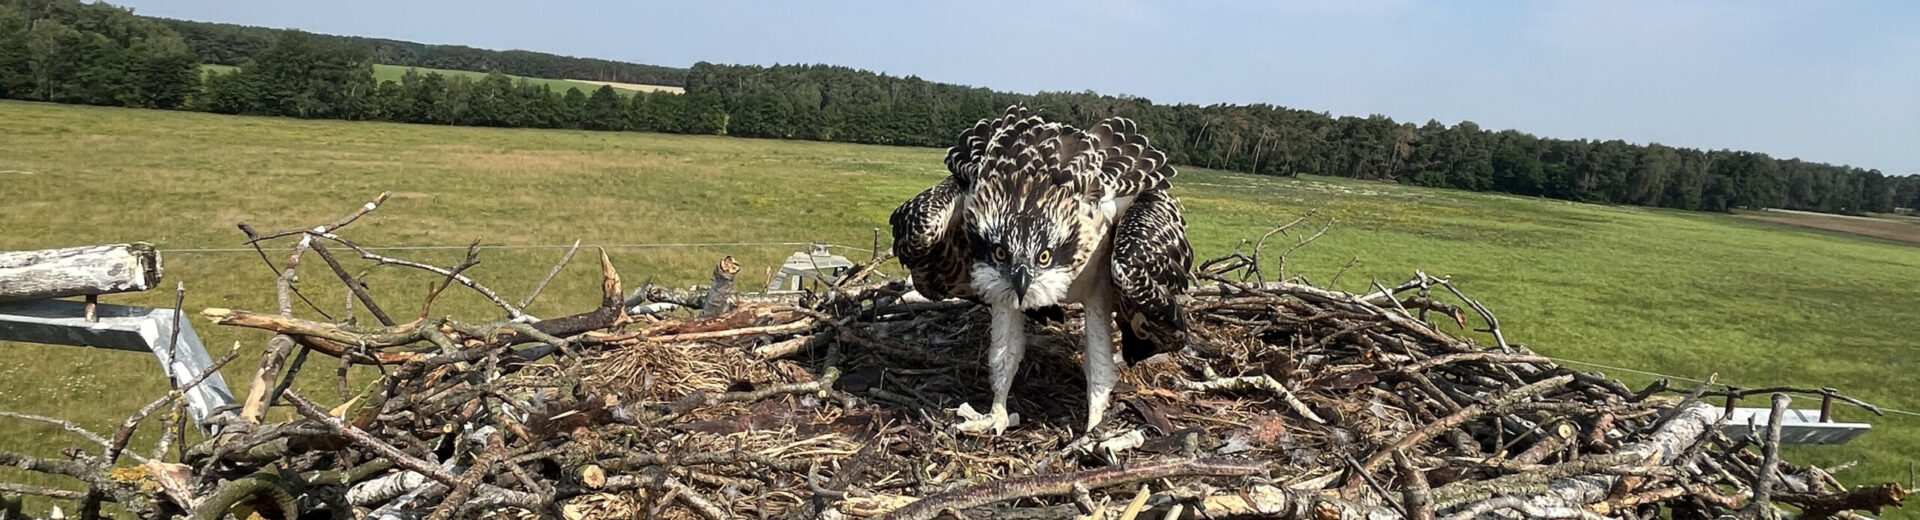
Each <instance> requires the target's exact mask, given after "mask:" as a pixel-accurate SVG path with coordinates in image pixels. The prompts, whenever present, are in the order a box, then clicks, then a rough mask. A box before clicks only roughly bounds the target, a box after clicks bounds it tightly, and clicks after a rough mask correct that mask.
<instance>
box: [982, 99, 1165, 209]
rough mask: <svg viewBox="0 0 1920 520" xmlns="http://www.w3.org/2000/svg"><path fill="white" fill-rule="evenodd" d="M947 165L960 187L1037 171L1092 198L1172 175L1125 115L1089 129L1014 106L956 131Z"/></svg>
mask: <svg viewBox="0 0 1920 520" xmlns="http://www.w3.org/2000/svg"><path fill="white" fill-rule="evenodd" d="M946 164H947V170H948V171H949V172H951V173H952V175H953V177H954V179H955V182H956V184H958V185H959V186H960V188H961V189H962V190H967V191H971V190H972V189H973V188H974V187H975V186H977V185H978V183H979V182H981V180H982V179H987V178H994V177H1001V176H1029V175H1038V176H1045V178H1046V179H1048V180H1050V181H1052V182H1054V183H1057V184H1065V185H1075V186H1076V187H1078V188H1080V189H1083V190H1086V191H1087V192H1088V194H1089V195H1094V196H1096V197H1117V196H1128V195H1138V194H1140V193H1142V192H1146V191H1149V190H1156V189H1166V188H1167V186H1168V185H1170V180H1171V179H1172V178H1173V176H1174V175H1175V174H1176V171H1175V170H1174V168H1173V166H1172V165H1170V164H1168V163H1167V155H1166V153H1165V152H1162V151H1160V150H1158V149H1155V148H1153V146H1152V145H1151V144H1149V143H1148V141H1147V137H1146V136H1145V135H1143V134H1141V133H1140V132H1139V127H1138V125H1136V124H1135V123H1134V122H1133V121H1132V120H1130V119H1127V118H1124V117H1112V118H1108V119H1106V120H1104V121H1101V122H1100V123H1099V124H1098V125H1095V126H1094V128H1093V129H1092V130H1090V131H1088V130H1080V129H1077V128H1074V127H1071V126H1068V125H1066V124H1063V123H1058V122H1048V121H1046V120H1045V119H1043V118H1042V117H1040V116H1039V115H1035V114H1031V113H1030V112H1029V111H1028V110H1027V109H1026V108H1025V107H1022V106H1018V105H1015V106H1011V107H1008V108H1007V110H1006V112H1004V113H1003V114H1002V115H1001V116H1000V117H998V118H992V119H982V120H980V121H979V122H978V123H975V124H974V126H973V128H970V129H968V130H967V131H965V132H961V134H960V138H959V141H958V142H957V143H955V144H954V146H953V147H952V148H949V149H948V150H947V158H946Z"/></svg>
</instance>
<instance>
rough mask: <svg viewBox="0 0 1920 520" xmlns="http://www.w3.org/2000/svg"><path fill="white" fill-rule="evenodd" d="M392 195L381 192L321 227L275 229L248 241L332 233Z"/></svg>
mask: <svg viewBox="0 0 1920 520" xmlns="http://www.w3.org/2000/svg"><path fill="white" fill-rule="evenodd" d="M392 196H393V192H390V191H383V192H380V196H378V197H374V198H373V201H372V202H368V203H366V204H364V205H362V206H360V209H358V210H355V211H354V212H353V213H349V214H347V216H345V217H341V218H340V220H335V221H333V223H331V224H323V225H321V226H319V227H316V228H312V229H289V230H285V231H275V232H272V233H267V234H264V235H257V236H249V237H248V238H247V243H248V244H253V243H258V242H260V241H263V240H273V239H276V238H280V237H290V236H293V235H299V234H303V233H332V232H334V231H337V230H339V229H340V228H343V227H347V224H352V223H353V221H355V220H360V217H362V216H365V215H366V214H368V213H372V212H373V210H374V209H377V208H379V207H380V204H382V203H385V202H386V201H387V198H388V197H392ZM248 235H254V234H253V233H251V232H249V233H248Z"/></svg>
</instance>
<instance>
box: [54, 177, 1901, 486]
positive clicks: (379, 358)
mask: <svg viewBox="0 0 1920 520" xmlns="http://www.w3.org/2000/svg"><path fill="white" fill-rule="evenodd" d="M381 200H384V197H383V198H382V199H381ZM375 202H376V203H375V204H369V205H367V206H366V208H363V209H362V211H360V212H359V213H356V214H355V215H354V216H353V217H350V218H348V219H344V220H343V222H337V223H336V224H337V225H330V226H321V227H320V228H316V229H313V230H295V231H290V232H283V233H279V234H264V235H262V234H254V233H252V231H251V230H250V229H248V230H247V231H248V232H249V234H250V235H251V236H253V237H256V238H261V239H265V238H271V237H276V236H286V237H300V243H299V244H298V245H296V246H294V251H293V255H292V256H291V257H289V261H288V262H287V264H288V265H287V266H286V271H285V272H286V273H288V274H286V275H285V276H283V277H282V280H281V283H278V284H276V287H277V288H278V289H279V290H280V291H281V293H282V298H281V301H282V302H289V301H292V300H293V298H291V296H298V294H295V293H297V286H295V285H294V284H292V283H289V279H290V278H291V277H292V276H291V273H292V272H293V271H294V269H295V267H297V265H298V261H299V258H300V257H301V255H303V254H305V253H306V252H307V249H308V248H309V247H310V246H311V244H312V243H315V242H321V243H333V244H338V245H339V246H344V247H345V248H347V249H349V250H353V251H356V252H360V253H361V255H362V258H364V259H367V260H372V261H375V262H378V263H381V264H386V265H399V266H402V267H409V268H420V269H428V270H433V271H434V272H436V273H439V274H441V275H444V276H445V277H446V283H445V284H444V285H445V286H451V285H454V284H460V285H465V286H467V287H470V288H472V289H473V290H476V291H480V292H482V294H483V295H486V296H488V297H489V299H490V300H492V301H495V302H496V303H497V304H498V305H500V306H501V307H502V310H503V311H505V312H504V314H505V315H506V316H507V317H508V318H509V319H508V320H505V321H499V322H491V323H477V322H462V321H458V320H454V319H449V318H426V317H422V318H420V319H417V320H414V321H411V322H407V323H394V324H391V325H384V326H379V327H373V326H358V327H356V326H348V325H341V324H335V323H327V322H317V321H309V320H304V319H300V318H297V317H294V316H293V315H292V312H290V309H288V308H286V307H288V306H290V305H289V304H283V309H282V312H281V313H278V314H264V313H251V312H247V311H237V310H227V309H209V310H208V311H206V312H205V313H204V314H206V315H207V316H208V317H209V318H210V319H212V320H213V321H214V322H215V323H218V324H223V325H230V326H239V327H249V328H257V329H263V330H266V331H269V332H272V333H274V334H275V340H274V341H273V342H270V343H269V349H268V351H267V352H266V354H265V355H264V356H263V358H262V359H261V363H260V367H261V369H260V370H259V375H258V377H256V378H255V380H254V386H255V387H256V388H255V390H256V391H255V392H253V393H252V394H250V395H249V399H248V400H247V402H246V403H244V404H243V405H242V406H238V407H236V408H235V409H233V410H229V411H228V412H227V413H226V414H224V415H220V416H216V417H214V418H212V419H210V420H209V423H208V426H210V427H213V428H217V430H218V433H217V434H214V435H212V436H210V437H209V438H207V439H206V440H205V441H203V442H200V443H199V444H195V445H192V446H190V447H188V448H187V449H185V450H184V453H183V454H182V455H181V456H179V457H175V458H174V460H176V461H177V462H167V461H166V458H165V457H164V453H163V456H162V457H156V458H155V460H153V461H150V462H148V463H147V466H148V467H151V468H154V471H150V472H147V473H145V474H143V475H140V476H138V478H133V479H131V480H134V481H141V482H121V481H114V480H112V479H96V480H95V481H89V485H90V487H89V490H90V492H89V495H98V496H99V497H100V499H104V500H111V501H118V502H122V503H123V505H126V506H128V510H130V511H133V512H134V513H135V514H136V515H138V516H142V517H153V518H157V517H166V516H172V515H182V514H191V515H193V516H194V517H196V518H219V517H221V516H222V515H225V514H230V513H231V514H235V515H238V516H241V517H245V516H247V515H249V514H256V513H257V514H259V515H261V516H263V517H266V518H294V517H299V518H368V517H382V518H388V517H402V518H411V517H426V518H436V519H437V518H473V517H486V518H551V517H561V518H568V519H571V520H579V519H590V518H708V519H712V518H734V517H753V518H864V517H886V518H932V517H936V516H938V515H942V514H949V513H950V514H955V515H958V516H959V517H961V518H1013V517H1019V518H1100V519H1111V518H1125V519H1131V518H1234V517H1237V518H1376V519H1385V518H1437V517H1445V518H1477V517H1488V518H1517V517H1545V518H1590V517H1595V516H1599V517H1608V518H1649V517H1662V516H1664V517H1671V518H1716V517H1720V516H1722V515H1754V516H1764V515H1775V514H1778V512H1779V511H1780V510H1781V507H1783V506H1784V507H1790V508H1792V509H1796V510H1799V511H1801V512H1803V513H1805V514H1807V515H1810V516H1831V515H1836V514H1846V513H1847V512H1849V511H1853V510H1868V511H1877V510H1879V508H1881V507H1884V506H1888V505H1898V504H1899V503H1900V502H1901V500H1902V499H1903V498H1904V494H1905V491H1904V490H1902V489H1900V488H1899V487H1898V486H1896V485H1891V484H1889V485H1885V486H1878V487H1871V486H1870V487H1861V488H1851V489H1850V488H1847V487H1845V486H1842V485H1840V483H1839V482H1838V481H1837V480H1835V479H1834V478H1833V477H1832V475H1831V474H1830V473H1831V471H1834V470H1836V469H1837V468H1836V469H1827V468H1818V467H1804V466H1796V465H1793V464H1790V463H1786V462H1783V461H1780V460H1779V459H1778V456H1777V447H1778V445H1777V438H1778V437H1777V433H1776V434H1774V435H1773V436H1767V435H1765V434H1762V435H1759V436H1757V437H1752V438H1738V439H1735V438H1727V437H1726V436H1724V435H1722V434H1721V433H1720V431H1719V429H1718V428H1717V424H1716V423H1717V421H1718V420H1719V415H1720V414H1719V407H1717V406H1710V405H1706V404H1702V403H1701V402H1700V399H1701V398H1702V397H1704V396H1705V395H1708V387H1705V386H1702V387H1699V388H1693V389H1669V388H1667V386H1666V385H1665V384H1664V382H1662V383H1657V384H1655V385H1654V386H1652V387H1648V388H1645V389H1639V390H1635V389H1631V388H1628V387H1625V386H1623V385H1622V384H1620V383H1619V382H1617V381H1614V380H1610V379H1607V378H1605V377H1603V376H1602V375H1600V374H1594V373H1580V372H1575V371H1572V370H1569V369H1567V368H1565V367H1562V366H1559V365H1556V364H1554V363H1552V362H1551V361H1549V360H1547V359H1545V358H1543V357H1540V356H1537V355H1535V354H1534V353H1532V352H1531V351H1530V350H1528V349H1527V348H1525V347H1523V346H1520V345H1514V344H1508V343H1507V342H1506V340H1505V335H1504V334H1503V333H1502V332H1501V331H1500V329H1499V325H1498V320H1497V319H1495V318H1494V317H1493V315H1492V314H1491V313H1490V312H1488V311H1487V310H1486V307H1485V306H1483V305H1481V304H1480V303H1479V302H1476V301H1473V300H1471V299H1469V298H1467V297H1466V296H1465V295H1464V294H1462V293H1461V292H1460V291H1458V290H1456V289H1455V288H1454V287H1453V285H1452V284H1451V283H1450V281H1448V280H1447V279H1445V278H1438V277H1432V276H1428V275H1426V274H1424V273H1416V275H1415V276H1414V277H1413V278H1412V279H1410V280H1409V281H1407V282H1406V283H1403V284H1400V285H1397V286H1393V287H1386V286H1380V285H1377V284H1376V285H1375V290H1373V291H1370V292H1368V293H1363V294H1354V293H1346V292H1339V291H1333V290H1328V289H1323V288H1319V287H1316V286H1314V285H1312V284H1309V283H1307V282H1306V281H1305V280H1301V279H1298V278H1295V279H1292V280H1288V281H1265V280H1263V278H1265V276H1264V273H1261V272H1259V269H1258V267H1259V266H1260V265H1262V260H1261V259H1260V250H1261V249H1262V248H1263V246H1264V242H1265V240H1266V239H1265V238H1263V239H1262V241H1261V242H1262V243H1261V244H1260V245H1259V246H1256V247H1255V248H1254V252H1253V253H1251V254H1246V255H1242V254H1238V253H1236V254H1235V255H1232V256H1229V257H1226V258H1222V259H1217V260H1215V261H1211V262H1207V263H1205V264H1203V265H1202V266H1201V268H1200V269H1199V272H1198V275H1199V276H1200V277H1201V278H1203V279H1204V280H1206V283H1203V284H1201V285H1200V286H1199V287H1198V288H1196V289H1194V290H1193V291H1191V293H1190V299H1189V301H1188V302H1187V305H1186V306H1185V307H1186V312H1188V314H1189V319H1190V323H1191V324H1192V332H1191V334H1190V337H1189V338H1188V342H1187V345H1186V347H1185V348H1184V349H1181V350H1180V351H1178V352H1172V353H1168V354H1163V355H1160V356H1156V357H1153V358H1150V359H1148V360H1146V361H1144V362H1142V363H1140V364H1137V365H1135V366H1132V367H1127V368H1124V369H1123V370H1122V376H1121V377H1122V380H1121V384H1120V385H1119V387H1118V388H1117V389H1116V390H1115V392H1114V396H1113V402H1114V405H1113V407H1112V408H1110V409H1109V410H1108V411H1107V413H1106V417H1107V419H1106V421H1105V423H1103V424H1101V425H1100V426H1099V427H1097V428H1095V429H1094V430H1093V431H1090V432H1089V431H1083V428H1082V426H1083V424H1084V422H1085V420H1086V419H1085V414H1086V410H1085V408H1086V401H1085V389H1084V377H1083V375H1082V372H1081V360H1080V356H1081V349H1080V343H1081V339H1080V338H1081V336H1080V334H1081V330H1082V326H1083V325H1082V324H1083V318H1082V317H1081V315H1080V313H1079V312H1078V310H1077V309H1071V308H1070V309H1069V310H1068V313H1067V319H1066V321H1064V322H1052V323H1029V327H1030V328H1029V337H1030V343H1031V344H1030V345H1029V346H1028V351H1027V355H1026V358H1025V362H1024V364H1023V365H1022V367H1021V368H1020V370H1019V373H1018V376H1017V378H1016V381H1015V386H1014V389H1013V392H1012V401H1011V403H1010V410H1011V411H1013V412H1016V413H1018V414H1019V415H1020V416H1021V417H1022V421H1021V423H1020V424H1018V425H1017V426H1015V427H1013V428H1011V429H1010V430H1008V431H1007V432H1006V433H1005V434H1004V435H1001V436H984V437H983V436H973V435H966V434H959V433H956V432H953V431H952V430H950V429H949V428H948V425H950V424H953V423H955V422H957V421H958V420H959V418H958V417H957V416H956V414H955V413H954V412H953V411H952V410H953V409H954V408H955V407H957V406H959V405H960V404H961V403H975V404H983V403H985V402H987V401H988V400H989V398H990V395H989V391H988V384H987V371H986V367H985V364H984V361H985V359H986V353H985V348H986V345H987V338H986V335H987V330H988V317H987V313H986V312H985V310H984V309H983V308H981V307H979V306H976V305H973V304H970V303H966V302H928V301H919V300H913V299H912V297H911V295H909V290H908V286H907V285H906V284H905V283H903V282H901V281H897V280H874V279H873V276H872V274H873V273H874V272H875V269H874V267H875V266H876V265H878V264H879V263H880V262H882V261H884V260H885V258H884V255H876V256H877V257H878V258H876V260H875V262H874V263H873V264H872V265H867V266H864V267H862V268H859V269H855V270H853V272H849V273H845V274H844V275H842V276H840V277H839V279H837V280H834V281H833V282H832V283H828V284H822V285H820V286H819V287H817V288H816V290H814V291H811V292H807V293H803V294H732V293H731V292H729V291H726V290H714V289H712V288H709V289H697V290H691V291H671V290H662V289H655V288H644V289H642V290H639V291H636V292H635V293H634V294H632V295H626V294H624V293H623V292H622V289H621V283H620V277H619V275H618V274H617V273H615V272H614V271H613V269H612V267H611V263H610V262H607V261H606V254H605V253H604V252H602V253H601V255H600V256H601V260H602V263H601V264H602V265H601V268H602V274H603V276H604V277H605V279H606V282H605V284H604V289H605V291H604V292H605V294H604V295H603V299H602V301H601V302H600V305H599V306H598V307H596V308H594V309H592V310H589V311H587V312H583V313H581V314H578V315H574V316H567V317H561V318H552V319H545V320H536V319H532V318H531V317H529V316H526V315H525V314H524V312H523V311H522V310H521V309H520V307H524V303H522V304H521V305H519V306H515V305H513V304H510V303H507V302H506V301H505V300H502V299H500V298H499V297H498V296H495V295H494V294H493V293H492V291H490V290H487V289H485V287H484V285H482V284H480V283H479V282H477V281H473V280H470V279H465V277H463V276H461V275H460V274H459V273H460V271H462V270H464V267H465V265H468V264H463V265H462V266H454V267H434V266H426V265H424V264H413V265H409V264H410V263H401V262H398V261H390V260H397V259H384V257H378V255H374V254H373V253H371V252H367V251H366V250H365V249H363V248H360V247H359V246H357V245H355V244H353V243H352V242H351V241H348V240H346V239H344V238H341V237H339V236H338V235H337V234H335V233H334V231H336V230H337V229H338V228H339V227H341V226H344V225H345V223H347V222H351V221H352V218H357V217H358V216H359V215H360V214H364V213H365V212H367V211H372V209H373V208H374V207H375V206H377V203H378V202H380V201H379V200H376V201H375ZM1297 222H1298V221H1296V223H1297ZM1290 225H1291V224H1290ZM1278 232H1279V233H1281V234H1282V235H1285V231H1284V229H1282V230H1279V231H1278ZM1322 232H1324V228H1322ZM1271 236H1273V234H1269V237H1271ZM1312 236H1318V234H1314V235H1312ZM1306 240H1310V238H1308V239H1303V240H1301V241H1300V243H1298V244H1295V245H1294V247H1298V246H1299V245H1303V244H1304V242H1305V241H1306ZM1289 250H1291V248H1290V249H1289ZM571 256H572V253H571V252H570V253H569V254H568V258H571ZM469 260H470V262H471V260H472V255H470V258H469ZM470 262H469V264H470ZM730 263H731V259H726V260H723V261H722V262H721V267H720V268H717V269H716V270H715V273H714V276H715V282H716V283H715V284H713V287H715V288H727V287H731V285H732V276H733V274H734V273H737V272H739V267H738V265H737V264H733V266H732V268H731V269H729V268H728V265H729V264H730ZM328 264H334V262H333V261H331V260H330V261H329V262H328ZM563 265H564V261H563ZM1282 265H1284V263H1283V264H1282ZM558 268H559V266H556V271H557V270H558ZM335 269H336V271H339V270H338V268H335ZM339 272H341V274H342V276H341V277H342V279H343V280H346V283H349V284H353V283H357V282H355V281H354V280H352V279H351V278H350V277H346V276H345V275H344V272H343V271H339ZM436 294H437V292H436ZM430 298H431V297H430ZM531 299H532V297H531V296H529V297H528V298H527V299H526V300H523V301H530V300H531ZM362 304H363V305H365V306H366V307H367V310H368V311H374V310H375V309H377V308H378V307H377V303H375V302H373V301H371V299H370V298H366V299H363V300H362ZM636 310H646V311H648V312H649V313H650V314H646V315H640V316H635V315H633V311H636ZM383 318H384V315H383ZM383 321H385V320H384V319H383ZM1482 325H1484V326H1485V327H1486V328H1483V329H1480V331H1479V332H1478V333H1469V332H1468V331H1467V330H1466V329H1467V327H1469V326H1482ZM1475 338H1478V341H1477V340H1476V339H1475ZM1480 341H1488V342H1489V343H1487V344H1482V343H1481V342H1480ZM296 349H302V350H306V351H309V352H318V353H321V354H325V355H329V356H333V357H336V358H343V359H344V360H345V361H346V362H347V363H352V364H357V365H380V370H381V371H382V373H383V374H384V375H383V376H381V377H380V378H379V379H378V381H377V382H376V383H375V384H374V385H372V387H371V388H369V389H368V390H366V391H364V392H361V393H359V394H357V395H350V394H348V393H346V392H341V391H338V390H336V389H325V388H322V389H305V388H299V387H298V386H297V385H291V384H288V383H285V381H289V380H291V376H292V374H291V373H292V372H293V371H295V370H297V369H298V364H297V362H296V364H295V365H294V366H292V367H287V366H285V363H284V361H283V360H284V359H285V358H286V357H287V356H288V355H289V354H290V353H293V352H295V351H296ZM305 358H306V356H300V357H299V358H298V359H305ZM356 370H370V369H369V368H360V369H356ZM263 385H264V387H265V388H264V389H262V388H261V387H262V386H263ZM341 388H345V386H344V385H341ZM329 393H332V394H334V395H327V394H329ZM320 396H325V397H320ZM316 400H324V401H326V403H324V404H323V403H319V402H316ZM270 406H290V407H292V408H293V409H295V410H297V411H298V412H299V414H300V415H299V416H298V417H297V418H296V419H294V420H291V421H287V422H281V423H272V422H262V420H263V418H264V417H265V413H264V411H265V410H266V408H268V407H270ZM1780 406H1784V405H1783V404H1781V405H1780ZM133 422H137V421H130V424H131V423H133ZM1773 431H1775V432H1777V431H1778V426H1777V424H1776V425H1774V428H1773ZM162 451H164V450H162ZM83 480H84V479H83ZM120 480H122V481H124V480H129V479H120ZM154 484H158V485H154Z"/></svg>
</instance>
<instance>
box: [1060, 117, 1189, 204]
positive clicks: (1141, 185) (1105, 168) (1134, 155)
mask: <svg viewBox="0 0 1920 520" xmlns="http://www.w3.org/2000/svg"><path fill="white" fill-rule="evenodd" d="M1075 137H1078V138H1079V139H1080V140H1083V141H1084V142H1079V143H1074V142H1068V143H1063V144H1062V145H1061V147H1060V149H1061V151H1062V152H1063V153H1064V154H1069V155H1066V157H1068V158H1069V159H1067V161H1068V162H1069V166H1068V169H1070V170H1072V171H1073V172H1075V174H1076V176H1077V177H1079V178H1080V182H1081V183H1082V185H1083V186H1087V187H1089V188H1092V187H1098V188H1099V189H1097V190H1095V189H1089V190H1087V191H1088V193H1089V194H1090V195H1092V196H1094V197H1096V200H1103V199H1113V198H1119V197H1128V196H1135V195H1139V194H1142V193H1145V192H1148V191H1153V190H1165V189H1167V187H1168V186H1169V185H1171V184H1172V183H1171V181H1172V179H1173V176H1174V174H1175V171H1174V169H1173V165H1171V164H1168V163H1167V154H1166V152H1163V151H1160V150H1158V149H1155V148H1154V147H1153V146H1152V145H1150V144H1148V143H1147V136H1145V135H1143V134H1141V133H1140V128H1139V126H1137V125H1135V124H1134V123H1133V120H1131V119H1127V118H1124V117H1113V118H1108V119H1107V120H1105V121H1101V122H1100V124H1099V125H1095V126H1094V127H1093V129H1091V130H1087V131H1086V132H1083V133H1080V135H1078V136H1075ZM1069 141H1071V139H1069Z"/></svg>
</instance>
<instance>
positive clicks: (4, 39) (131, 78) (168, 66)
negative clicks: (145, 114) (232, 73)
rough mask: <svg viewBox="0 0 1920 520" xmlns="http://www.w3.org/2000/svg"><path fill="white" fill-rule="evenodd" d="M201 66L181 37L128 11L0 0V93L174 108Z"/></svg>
mask: <svg viewBox="0 0 1920 520" xmlns="http://www.w3.org/2000/svg"><path fill="white" fill-rule="evenodd" d="M198 71H199V65H198V62H197V61H196V60H195V58H194V55H193V53H192V52H190V51H189V50H188V49H187V46H186V44H185V43H184V42H182V41H181V39H180V37H179V35H177V34H174V32H173V31H172V30H169V29H167V27H166V26H165V25H162V24H159V23H156V22H153V21H151V20H146V19H143V18H140V17H137V16H134V15H133V13H132V12H130V11H127V10H125V9H121V8H118V7H113V6H110V5H106V4H102V3H91V4H83V3H80V2H77V1H74V0H0V98H12V99H31V100H36V101H52V102H57V103H79V104H88V105H112V106H127V107H144V108H176V107H179V106H180V105H181V104H182V103H185V102H186V100H187V98H188V96H190V95H191V94H193V92H194V91H195V90H197V89H198V88H199V76H198Z"/></svg>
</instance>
